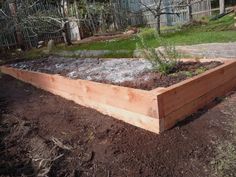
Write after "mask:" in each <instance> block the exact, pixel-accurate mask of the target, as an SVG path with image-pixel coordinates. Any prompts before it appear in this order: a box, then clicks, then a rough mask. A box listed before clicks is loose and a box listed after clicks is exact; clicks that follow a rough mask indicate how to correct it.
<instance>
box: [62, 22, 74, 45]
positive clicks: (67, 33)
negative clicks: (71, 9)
mask: <svg viewBox="0 0 236 177" xmlns="http://www.w3.org/2000/svg"><path fill="white" fill-rule="evenodd" d="M63 31H64V33H65V34H64V36H65V37H64V40H65V43H66V45H72V42H71V37H70V24H69V22H68V21H67V22H65V24H64V30H63Z"/></svg>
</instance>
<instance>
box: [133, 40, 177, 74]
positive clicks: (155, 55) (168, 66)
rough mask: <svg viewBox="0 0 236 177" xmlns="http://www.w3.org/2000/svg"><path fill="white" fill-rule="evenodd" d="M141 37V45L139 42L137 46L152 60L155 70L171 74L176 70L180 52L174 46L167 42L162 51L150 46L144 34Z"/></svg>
mask: <svg viewBox="0 0 236 177" xmlns="http://www.w3.org/2000/svg"><path fill="white" fill-rule="evenodd" d="M139 39H140V45H138V44H137V45H138V46H137V47H138V48H140V49H141V52H142V54H143V56H144V57H145V58H146V59H148V60H149V61H150V62H151V64H152V66H153V70H154V71H157V72H160V73H161V74H170V73H172V72H173V71H174V70H175V68H176V66H177V64H178V60H177V58H178V53H177V51H176V50H175V47H174V46H171V45H169V44H165V45H164V47H163V51H162V50H159V49H155V48H153V47H148V46H147V44H146V43H145V40H144V38H143V37H142V36H139Z"/></svg>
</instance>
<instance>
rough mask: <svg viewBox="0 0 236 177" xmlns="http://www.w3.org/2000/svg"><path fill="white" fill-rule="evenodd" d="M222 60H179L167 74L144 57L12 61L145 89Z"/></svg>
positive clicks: (17, 65) (173, 81)
mask: <svg viewBox="0 0 236 177" xmlns="http://www.w3.org/2000/svg"><path fill="white" fill-rule="evenodd" d="M221 64H222V63H221V62H218V61H211V62H179V64H178V65H177V66H176V68H174V71H173V72H172V73H171V74H168V75H163V74H160V73H158V72H154V71H153V70H152V65H151V63H150V62H149V61H147V60H144V59H88V58H86V59H75V58H63V57H55V56H50V57H47V58H42V59H38V60H33V61H25V62H19V63H15V64H11V65H10V66H11V67H14V68H18V69H23V70H30V71H37V72H43V73H49V74H60V75H63V76H66V77H69V78H72V79H83V80H92V81H96V82H100V83H108V84H114V85H120V86H126V87H131V88H138V89H143V90H152V89H155V88H157V87H168V86H170V85H173V84H176V83H178V82H180V81H183V80H185V79H187V78H190V77H193V76H196V75H198V74H201V73H203V72H205V71H206V70H209V69H212V68H215V67H217V66H219V65H221Z"/></svg>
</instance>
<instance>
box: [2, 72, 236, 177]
mask: <svg viewBox="0 0 236 177" xmlns="http://www.w3.org/2000/svg"><path fill="white" fill-rule="evenodd" d="M235 119H236V93H232V94H231V95H229V96H228V97H227V98H225V99H217V100H216V101H215V102H214V104H212V105H211V109H209V110H207V108H206V109H203V110H200V111H199V112H198V114H195V115H192V116H191V117H189V118H188V119H187V120H186V121H184V122H181V123H180V124H178V125H177V126H176V127H174V128H173V129H171V130H169V131H166V132H165V133H163V134H161V135H156V134H153V133H150V132H148V131H145V130H142V129H139V128H136V127H134V126H131V125H128V124H125V123H123V122H121V121H118V120H115V119H114V118H111V117H108V116H105V115H102V114H100V113H98V112H97V111H95V110H92V109H87V108H85V107H82V106H79V105H77V104H75V103H73V102H71V101H67V100H65V99H62V98H60V97H58V96H54V95H52V94H49V93H47V92H44V91H42V90H39V89H36V88H34V87H32V86H30V85H28V84H25V83H22V82H20V81H18V80H15V79H13V78H12V77H9V76H6V75H1V79H0V176H2V177H3V176H4V177H6V176H17V177H18V176H51V177H55V176H60V177H65V176H68V177H126V176H127V177H158V176H164V177H173V176H175V177H181V176H185V177H186V176H187V177H204V176H235V172H236V165H235V160H236V156H235V152H236V151H235V142H236V141H235V137H236V136H235V135H236V131H235V127H236V124H235V123H236V121H235Z"/></svg>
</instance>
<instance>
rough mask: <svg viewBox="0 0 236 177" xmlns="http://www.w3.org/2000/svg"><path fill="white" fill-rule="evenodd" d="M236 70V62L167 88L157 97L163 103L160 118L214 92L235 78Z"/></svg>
mask: <svg viewBox="0 0 236 177" xmlns="http://www.w3.org/2000/svg"><path fill="white" fill-rule="evenodd" d="M235 70H236V62H235V61H231V62H228V63H226V64H224V65H222V66H219V67H217V68H215V69H212V70H209V71H207V72H205V73H203V74H201V75H198V76H195V77H193V78H190V79H188V80H185V81H183V82H180V83H178V84H175V85H173V86H170V87H168V88H166V89H165V90H164V91H163V93H161V94H159V95H157V97H158V99H161V101H162V103H161V104H162V105H161V106H162V110H161V111H160V110H159V111H160V112H162V113H163V115H161V116H160V118H161V117H165V116H166V115H168V114H169V113H171V112H173V111H175V110H177V109H179V108H181V107H182V106H183V105H185V104H187V103H190V102H191V101H193V100H195V99H196V98H198V97H201V96H202V95H205V94H206V93H207V92H208V91H209V90H213V89H214V88H217V87H218V86H220V85H222V84H224V83H226V82H227V81H229V80H231V79H233V78H235V77H236V72H235ZM158 102H159V101H158Z"/></svg>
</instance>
